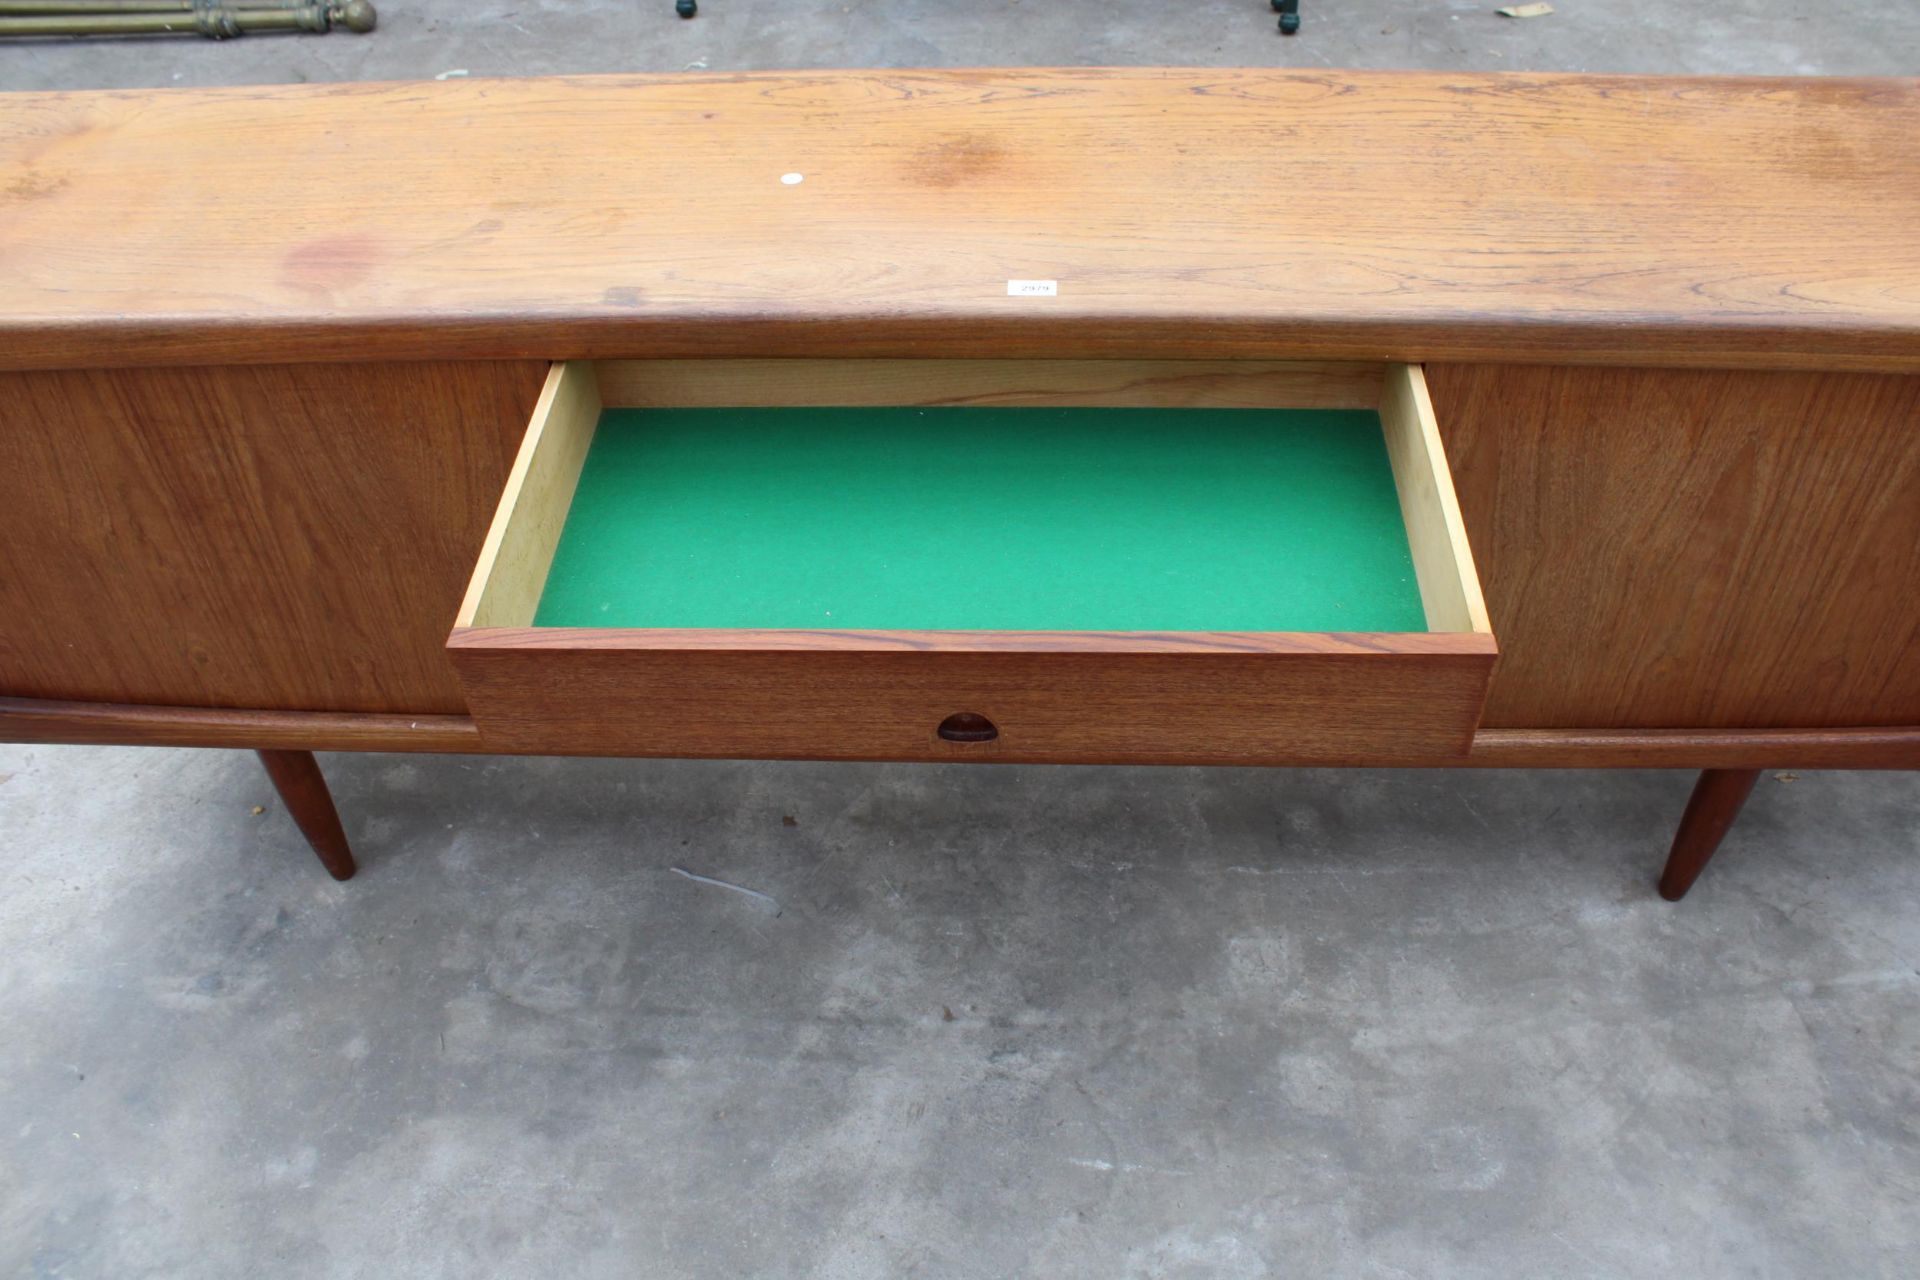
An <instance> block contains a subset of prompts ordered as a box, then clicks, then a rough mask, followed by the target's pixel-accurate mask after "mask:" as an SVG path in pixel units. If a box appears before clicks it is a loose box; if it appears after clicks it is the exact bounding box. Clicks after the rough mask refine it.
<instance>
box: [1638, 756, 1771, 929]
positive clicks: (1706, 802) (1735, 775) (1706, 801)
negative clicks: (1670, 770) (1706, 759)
mask: <svg viewBox="0 0 1920 1280" xmlns="http://www.w3.org/2000/svg"><path fill="white" fill-rule="evenodd" d="M1759 777H1760V771H1759V770H1758V769H1702V770H1701V771H1700V781H1698V782H1696V783H1694V784H1693V795H1692V797H1691V798H1690V799H1688V801H1687V811H1686V812H1685V813H1683V814H1681V815H1680V830H1678V831H1676V832H1674V835H1673V852H1671V853H1669V854H1668V855H1667V869H1666V870H1665V871H1663V872H1661V873H1660V896H1661V897H1663V898H1665V899H1666V900H1667V901H1668V902H1678V901H1680V899H1682V898H1684V897H1686V896H1687V890H1689V889H1691V888H1693V882H1694V881H1695V880H1696V879H1698V878H1699V875H1700V873H1701V871H1703V870H1705V869H1706V865H1707V859H1708V858H1711V857H1712V856H1713V851H1714V850H1715V849H1718V848H1719V847H1720V841H1721V839H1722V838H1724V837H1725V836H1726V834H1727V829H1728V828H1729V827H1731V826H1733V820H1734V819H1735V818H1737V817H1739V816H1740V806H1741V805H1743V804H1745V803H1746V802H1747V797H1748V796H1749V795H1751V794H1752V793H1753V784H1754V783H1755V782H1756V781H1758V780H1759Z"/></svg>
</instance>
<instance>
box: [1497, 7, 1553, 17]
mask: <svg viewBox="0 0 1920 1280" xmlns="http://www.w3.org/2000/svg"><path fill="white" fill-rule="evenodd" d="M1495 12H1496V13H1498V14H1499V15H1500V16H1501V17H1503V18H1544V17H1546V16H1547V15H1548V14H1550V13H1552V12H1553V6H1552V5H1550V4H1510V5H1508V6H1507V7H1506V8H1504V9H1497V10H1495Z"/></svg>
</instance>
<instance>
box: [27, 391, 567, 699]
mask: <svg viewBox="0 0 1920 1280" xmlns="http://www.w3.org/2000/svg"><path fill="white" fill-rule="evenodd" d="M545 371H546V370H545V366H544V365H540V364H533V363H526V364H484V363H483V364H464V365H414V364H377V365H357V366H323V365H315V366H304V367H300V366H284V367H283V366H263V367H250V368H226V369H198V368H188V369H156V370H121V371H95V372H71V373H31V374H6V375H0V546H4V547H5V548H6V554H5V556H4V558H0V693H4V694H9V695H14V696H18V697H34V698H67V699H94V700H100V701H105V702H117V703H162V704H174V705H181V706H198V707H246V708H254V709H270V710H271V709H309V710H330V711H409V712H421V713H431V712H462V711H464V710H465V709H466V708H465V703H464V702H463V700H462V699H461V696H460V691H459V688H458V686H457V685H456V683H455V681H454V678H453V674H452V672H451V671H450V670H449V669H448V668H447V665H446V660H445V657H444V656H443V652H442V646H443V645H444V644H445V641H446V630H447V627H448V626H449V625H450V624H451V623H452V621H453V617H454V612H455V610H456V609H457V608H458V606H459V603H460V596H461V593H462V591H463V590H464V588H465V584H466V580H467V575H468V573H469V571H470V570H471V569H472V567H473V558H474V556H475V554H476V553H477V552H478V550H479V548H480V543H481V539H482V537H483V536H484V534H485V532H486V528H487V521H488V519H489V518H490V516H491V514H492V512H493V507H494V504H495V502H496V501H497V500H498V498H499V494H500V486H501V484H502V482H503V481H504V480H505V478H506V475H507V470H508V467H509V465H510V463H511V461H512V458H513V453H514V449H515V447H516V446H517V444H518V443H519V439H520V436H521V433H522V431H523V430H524V428H525V425H526V420H527V414H528V412H529V410H530V409H531V407H532V404H533V401H534V397H535V395H536V394H537V392H538V390H539V387H540V380H541V378H542V376H543V375H544V373H545Z"/></svg>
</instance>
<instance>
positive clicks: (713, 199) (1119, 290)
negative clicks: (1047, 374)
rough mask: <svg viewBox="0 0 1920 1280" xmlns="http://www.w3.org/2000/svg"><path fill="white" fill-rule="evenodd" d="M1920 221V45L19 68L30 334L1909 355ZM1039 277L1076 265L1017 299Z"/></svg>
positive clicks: (298, 349)
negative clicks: (1630, 64) (1479, 60)
mask: <svg viewBox="0 0 1920 1280" xmlns="http://www.w3.org/2000/svg"><path fill="white" fill-rule="evenodd" d="M294 139H297V140H298V141H297V144H292V143H290V140H294ZM787 173H800V174H802V175H803V176H804V181H802V182H799V183H797V184H792V185H787V184H783V183H782V181H781V175H783V174H787ZM1916 226H1920V80H1905V79H1903V80H1891V79H1889V80H1859V79H1853V80H1849V79H1826V78H1820V79H1750V80H1735V79H1686V78H1659V77H1647V76H1582V75H1567V74H1528V75H1489V74H1468V73H1461V72H1445V73H1417V72H1359V71H1312V70H1305V71H1275V70H1238V71H1233V70H1211V69H1208V70H1194V69H1187V70H1154V69H1135V70H1095V69H1068V70H1037V71H1036V70H1012V69H1010V70H987V71H890V70H883V71H852V72H849V71H833V72H807V73H777V74H776V73H765V74H725V75H714V74H701V75H697V76H610V77H585V78H565V79H502V80H485V79H461V80H452V81H447V82H444V83H406V84H384V85H286V86H260V87H246V88H224V89H187V90H160V91H143V92H118V93H93V94H88V93H77V94H76V93H56V94H49V93H14V94H5V95H0V298H4V299H5V300H6V305H5V307H4V308H0V362H4V364H5V365H6V366H8V367H15V368H35V367H56V366H61V367H88V366H97V365H106V364H144V363H180V362H187V363H225V362H229V361H296V360H297V361H304V360H315V359H326V360H351V361H358V360H363V359H365V358H366V354H367V352H369V351H375V350H377V351H380V352H381V353H382V354H383V356H384V357H386V358H393V359H400V358H406V359H448V358H453V357H490V358H502V357H509V358H510V357H528V356H537V357H541V358H573V357H582V356H632V355H636V354H641V353H645V354H649V355H654V356H695V357H704V356H713V355H747V356H756V357H766V356H797V355H813V356H847V355H889V356H928V357H952V356H1016V357H1049V356H1050V357H1072V356H1114V355H1138V356H1145V357H1149V358H1169V357H1184V356H1196V357H1202V358H1221V357H1226V356H1255V357H1266V358H1274V357H1282V356H1284V357H1291V358H1299V359H1334V360H1339V359H1348V360H1385V359H1391V360H1407V361H1419V360H1442V359H1446V360H1456V361H1463V362H1465V361H1487V360H1527V361H1553V360H1558V361H1561V362H1564V363H1576V364H1577V363H1588V362H1611V363H1621V364H1649V363H1655V364H1665V365H1673V366H1683V367H1684V366H1710V365H1721V364H1724V365H1750V366H1751V365H1758V366H1766V367H1778V366H1783V365H1798V366H1801V367H1815V368H1819V367H1828V368H1832V367H1841V366H1843V365H1844V366H1850V367H1856V368H1868V367H1872V368H1886V369H1896V368H1897V369H1904V370H1910V371H1911V370H1920V236H1916V235H1915V234H1914V228H1915V227H1916ZM1010 279H1049V280H1055V281H1057V282H1058V285H1059V289H1058V295H1057V296H1054V297H1009V296H1008V293H1007V282H1008V280H1010Z"/></svg>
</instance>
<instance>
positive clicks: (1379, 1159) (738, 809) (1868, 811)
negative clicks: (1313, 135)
mask: <svg viewBox="0 0 1920 1280" xmlns="http://www.w3.org/2000/svg"><path fill="white" fill-rule="evenodd" d="M1305 3H1306V21H1307V27H1306V31H1305V33H1304V34H1303V35H1302V36H1301V37H1299V38H1297V39H1295V40H1292V41H1283V40H1281V39H1279V38H1278V37H1277V36H1275V35H1273V33H1272V20H1271V18H1270V17H1269V16H1268V14H1267V13H1266V10H1265V5H1264V0H1154V2H1151V3H1149V2H1147V0H1124V2H1122V0H1104V2H1103V3H1098V4H1095V3H1084V4H1069V3H1044V2H1043V0H1025V3H1018V2H1014V0H1004V2H1003V0H979V2H977V3H955V0H924V2H922V0H911V2H909V0H899V2H897V3H892V4H881V3H874V2H871V0H869V2H867V3H818V2H816V0H706V4H705V6H704V12H703V14H702V16H701V17H700V18H699V19H696V20H695V21H693V22H691V23H682V22H679V21H677V20H675V19H673V18H672V17H671V15H670V12H669V10H670V6H669V4H668V3H667V2H666V0H646V2H645V3H637V2H634V3H618V4H609V3H598V4H586V3H560V2H558V0H546V2H543V3H521V4H504V3H498V2H497V0H483V2H480V3H470V4H463V3H455V2H454V0H434V2H432V3H429V2H427V0H415V2H413V3H403V2H402V0H388V2H387V3H386V4H385V6H384V8H385V12H384V15H383V26H382V29H381V30H380V32H379V33H378V34H376V35H374V36H370V37H365V38H355V37H351V36H346V35H337V36H329V37H326V38H324V39H316V38H282V39H267V38H258V39H250V40H244V41H240V42H235V43H233V44H229V45H221V46H216V45H210V44H206V43H203V42H198V41H179V42H173V43H162V44H131V43H114V44H95V45H88V46H79V45H73V46H42V47H39V48H33V49H27V48H23V47H17V46H16V47H10V48H5V49H0V85H4V86H5V87H7V88H47V87H58V88H93V87H113V86H134V85H168V84H215V83H256V82H276V81H289V80H341V79H354V78H380V77H409V76H424V75H432V74H436V73H440V72H444V71H449V70H456V69H465V70H467V71H470V72H471V73H472V74H475V75H481V74H499V73H532V72H561V71H612V70H635V69H645V70H659V69H674V70H678V69H681V68H683V67H688V66H695V67H707V68H711V69H715V70H721V69H730V68H741V67H778V66H792V67H813V66H828V65H865V64H897V65H906V64H924V65H958V64H1003V63H1019V62H1026V63H1067V64H1076V63H1103V62H1104V63H1142V62H1173V63H1200V64H1229V63H1232V64H1266V65H1298V66H1318V65H1335V66H1340V65H1350V66H1429V67H1441V68H1453V67H1474V68H1494V67H1524V68H1535V69H1554V68H1564V69H1579V70H1645V71H1670V72H1678V71H1688V70H1695V71H1719V72H1781V73H1909V74H1911V73H1914V72H1916V71H1920V5H1913V4H1891V5H1890V4H1886V3H1884V0H1880V2H1877V3H1867V2H1865V0H1859V2H1845V3H1836V2H1828V3H1822V4H1820V5H1818V6H1815V7H1811V8H1810V7H1807V6H1805V5H1804V4H1798V3H1787V2H1786V0H1744V2H1740V3H1718V4H1712V5H1705V4H1700V5H1692V4H1674V3H1652V2H1651V0H1616V2H1611V3H1604V4H1603V3H1599V2H1598V0H1560V9H1561V12H1560V13H1557V14H1555V15H1554V16H1552V17H1550V18H1545V19H1538V20H1533V21H1521V22H1516V21H1508V20H1504V19H1499V18H1496V17H1494V16H1493V15H1492V14H1491V12H1490V10H1491V9H1492V7H1493V0H1488V3H1486V4H1462V3H1453V4H1434V3H1415V2H1414V0H1305ZM325 763H326V765H327V768H328V770H329V773H330V776H331V777H332V780H333V785H334V790H335V794H336V796H337V798H338V800H339V802H340V807H341V810H342V813H343V815H344V817H345V820H346V824H347V829H348V833H349V835H350V836H351V837H352V838H353V840H354V841H355V843H356V845H357V846H358V848H359V851H360V854H361V857H362V862H363V866H364V870H363V872H362V874H361V876H360V878H359V879H357V880H356V881H354V882H353V883H352V884H351V885H347V886H342V885H336V884H334V883H332V882H331V881H329V880H327V879H326V878H324V876H323V875H322V874H321V873H320V870H319V868H318V865H317V864H316V863H315V862H314V861H313V860H312V858H311V856H310V855H309V854H308V853H307V852H306V850H305V848H304V846H303V845H302V843H301V842H300V839H299V837H298V835H297V834H296V833H295V832H294V830H293V828H292V825H291V823H290V822H289V820H288V819H287V817H286V816H285V814H284V813H283V812H282V811H281V810H280V809H279V807H278V805H277V804H276V802H275V800H274V798H273V796H272V792H271V790H270V788H269V786H268V784H267V782H266V780H265V778H264V777H263V776H262V775H261V774H260V772H259V770H258V769H257V767H256V766H255V764H254V762H253V760H252V759H251V757H250V756H248V755H246V754H243V753H235V752H211V751H133V750H117V749H116V750H107V749H86V748H31V747H19V746H0V850H4V855H5V860H4V862H3V863H0V884H4V891H0V948H4V953H5V956H6V961H5V963H4V964H0V1275H7V1276H13V1275H23V1276H110V1277H116V1278H124V1277H135V1276H195V1277H200V1276H211V1277H230V1276H231V1277H242V1276H247V1277H251V1276H265V1275H270V1276H274V1277H307V1276H362V1275H364V1276H379V1277H424V1276H447V1277H463V1278H464V1277H472V1276H480V1275H486V1276H539V1277H552V1276H567V1277H599V1276H608V1277H612V1276H621V1277H627V1276H653V1275H661V1276H670V1275H673V1276H677V1275H694V1276H746V1275H754V1276H831V1277H843V1276H844V1277H867V1276H874V1277H880V1276H905V1275H925V1276H1024V1275H1034V1276H1049V1277H1069V1276H1089V1277H1122V1276H1126V1277H1135V1276H1137V1277H1147V1276H1155V1277H1159V1276H1164V1277H1254V1276H1280V1275H1299V1276H1312V1277H1346V1276H1353V1277H1362V1276H1379V1277H1408V1276H1418V1277H1427V1276H1490V1277H1494V1276H1497V1277H1509V1276H1529V1277H1543V1276H1616V1275H1617V1276H1669V1275H1687V1276H1703V1277H1704V1276H1736V1275H1737V1276H1795V1277H1808V1276H1834V1277H1843V1276H1844V1277H1865V1276H1906V1275H1911V1274H1912V1273H1913V1267H1914V1259H1915V1258H1916V1257H1920V981H1917V978H1920V917H1917V916H1916V913H1915V911H1914V910H1913V907H1914V904H1915V903H1916V902H1920V858H1916V856H1915V855H1916V854H1917V853H1920V778H1916V777H1914V776H1908V775H1894V776H1884V775H1847V774H1813V773H1808V774H1802V775H1800V776H1799V777H1798V778H1791V777H1783V778H1780V779H1775V778H1774V777H1772V776H1769V777H1767V778H1765V779H1764V780H1763V783H1762V786H1761V788H1760V790H1759V791H1758V792H1757V793H1756V795H1755V797H1754V800H1753V802H1752V804H1751V805H1750V806H1749V809H1748V813H1747V816H1746V817H1745V819H1744V820H1743V821H1742V823H1741V825H1740V826H1739V827H1738V828H1737V829H1736V831H1735V833H1734V835H1733V837H1732V838H1731V839H1730V841H1729V843H1728V846H1727V848H1726V849H1725V851H1724V852H1723V854H1722V856H1721V859H1720V861H1719V862H1718V863H1717V864H1716V865H1715V866H1714V867H1713V868H1712V869H1710V870H1709V872H1708V874H1707V876H1706V877H1705V879H1704V880H1703V881H1702V883H1701V885H1700V887H1699V888H1698V889H1696V891H1695V893H1694V895H1693V897H1692V898H1690V899H1689V900H1688V901H1687V902H1686V903H1685V904H1684V905H1682V906H1678V907H1674V906H1669V905H1667V904H1664V903H1662V902H1660V901H1659V900H1658V899H1657V898H1655V897H1654V896H1653V893H1652V890H1651V880H1652V877H1653V875H1654V873H1655V871H1656V869H1657V866H1658V863H1659V860H1660V855H1661V853H1662V851H1663V850H1664V847H1665V842H1666V840H1667V839H1668V837H1669V834H1670V832H1671V829H1672V824H1673V822H1674V820H1675V818H1676V817H1677V815H1678V813H1679V811H1680V808H1681V805H1682V804H1683V802H1684V800H1685V797H1686V792H1687V788H1688V786H1689V783H1690V779H1689V778H1688V777H1686V776H1684V775H1679V774H1670V773H1610V774H1600V773H1569V774H1547V773H1471V772H1457V773H1437V772H1435V773H1428V772H1406V773H1391V772H1348V773H1329V772H1277V771H1264V772H1263V771H1234V770H1203V769H1169V770H1160V771H1154V770H1137V769H1062V768H1032V769H1010V768H981V769H959V768H934V767H915V766H852V765H842V766H822V765H792V764H773V765H770V764H726V763H719V764H698V763H674V762H644V761H557V760H536V759H503V760H488V759H461V758H454V757H399V756H361V757H348V756H334V757H327V758H325ZM255 806H261V807H262V808H263V811H262V812H260V813H258V814H256V813H254V812H252V810H253V808H254V807H255ZM788 819H792V821H791V823H789V822H788ZM674 865H681V866H686V867H688V868H691V869H693V870H695V871H699V872H704V873H707V874H711V875H715V876H719V877H723V878H726V879H728V880H731V881H735V882H737V883H740V884H743V885H749V886H753V887H755V888H758V889H761V890H764V891H766V892H768V893H770V894H773V895H774V896H776V897H777V898H779V900H780V901H781V903H782V904H783V905H784V911H783V912H782V913H781V914H780V915H778V916H774V915H773V914H771V912H769V911H766V910H763V909H762V908H761V906H760V905H759V904H757V903H756V902H754V901H752V900H750V899H747V898H744V897H741V896H738V895H735V894H731V893H728V892H726V891H724V890H720V889H714V888H709V887H706V886H703V885H699V884H695V883H693V882H691V881H688V880H685V879H682V878H680V877H678V876H675V875H673V874H672V873H671V872H670V871H669V869H668V868H669V867H671V866H674Z"/></svg>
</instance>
